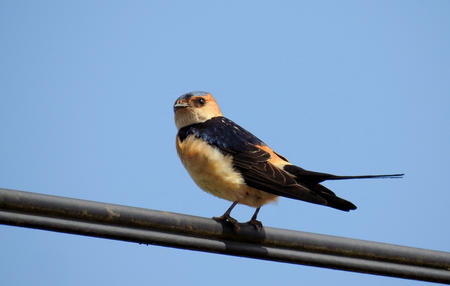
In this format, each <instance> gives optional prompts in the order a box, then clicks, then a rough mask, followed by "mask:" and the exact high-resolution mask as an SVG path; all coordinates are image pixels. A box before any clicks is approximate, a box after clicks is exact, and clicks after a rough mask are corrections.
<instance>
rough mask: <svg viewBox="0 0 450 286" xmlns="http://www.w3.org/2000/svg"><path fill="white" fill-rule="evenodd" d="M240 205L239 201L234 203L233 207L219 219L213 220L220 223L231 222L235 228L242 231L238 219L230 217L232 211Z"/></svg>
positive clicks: (214, 218)
mask: <svg viewBox="0 0 450 286" xmlns="http://www.w3.org/2000/svg"><path fill="white" fill-rule="evenodd" d="M237 204H238V201H235V202H233V204H231V206H230V207H229V208H228V209H227V211H226V212H225V213H224V214H223V215H222V216H219V217H213V220H215V221H218V222H229V223H231V224H232V225H233V227H234V228H235V229H236V230H237V231H239V230H240V229H241V227H240V226H239V223H238V221H237V220H236V219H234V218H232V217H231V216H230V213H231V210H232V209H233V208H234V207H235V206H236V205H237Z"/></svg>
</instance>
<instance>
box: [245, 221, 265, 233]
mask: <svg viewBox="0 0 450 286" xmlns="http://www.w3.org/2000/svg"><path fill="white" fill-rule="evenodd" d="M247 223H248V224H250V225H253V226H254V227H255V228H256V230H257V231H261V230H262V229H263V225H262V222H260V221H259V220H256V219H251V220H249V221H248V222H247Z"/></svg>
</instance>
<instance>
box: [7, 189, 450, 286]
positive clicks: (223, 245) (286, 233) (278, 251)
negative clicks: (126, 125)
mask: <svg viewBox="0 0 450 286" xmlns="http://www.w3.org/2000/svg"><path fill="white" fill-rule="evenodd" d="M0 223H3V224H7V225H13V226H21V227H29V228H37V229H43V230H51V231H57V232H65V233H72V234H80V235H87V236H94V237H102V238H109V239H116V240H122V241H129V242H138V243H142V244H155V245H161V246H169V247H176V248H184V249H191V250H198V251H206V252H213V253H221V254H228V255H234V256H243V257H250V258H257V259H264V260H273V261H280V262H287V263H294V264H303V265H311V266H319V267H327V268H333V269H340V270H347V271H354V272H361V273H370V274H377V275H385V276H392V277H400V278H407V279H415V280H423V281H429V282H440V283H448V284H450V253H448V252H442V251H433V250H426V249H418V248H412V247H406V246H398V245H391V244H386V243H378V242H371V241H363V240H357V239H351V238H344V237H337V236H329V235H321V234H313V233H307V232H299V231H291V230H283V229H276V228H270V227H264V228H263V230H262V231H257V230H256V229H255V228H254V227H253V226H250V225H246V224H242V225H241V229H240V231H239V232H236V231H235V230H234V229H233V228H232V227H231V226H229V225H227V224H221V223H218V222H216V221H214V220H212V219H207V218H201V217H195V216H189V215H183V214H175V213H169V212H162V211H155V210H148V209H142V208H136V207H128V206H122V205H114V204H107V203H100V202H93V201H86V200H79V199H72V198H65V197H58V196H50V195H44V194H37V193H29V192H22V191H15V190H7V189H0Z"/></svg>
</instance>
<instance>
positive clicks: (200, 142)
mask: <svg viewBox="0 0 450 286" xmlns="http://www.w3.org/2000/svg"><path fill="white" fill-rule="evenodd" d="M174 113H175V124H176V126H177V129H178V133H177V136H176V148H177V153H178V156H179V157H180V159H181V162H182V163H183V165H184V167H185V168H186V170H187V171H188V173H189V174H190V176H191V177H192V179H193V180H194V182H195V183H196V184H197V185H198V186H199V187H200V188H201V189H203V190H204V191H206V192H208V193H210V194H213V195H215V196H217V197H219V198H222V199H225V200H228V201H231V202H233V203H232V205H231V206H230V207H229V208H228V209H227V211H226V212H225V213H224V214H223V215H222V216H220V217H213V219H215V220H216V221H219V222H227V223H231V224H232V225H233V226H234V227H235V228H236V229H237V230H239V223H238V222H237V220H236V219H234V218H232V217H231V215H230V214H231V210H232V209H233V208H234V207H235V206H236V205H237V204H244V205H247V206H250V207H254V208H256V210H255V213H254V214H253V216H252V217H251V219H250V221H248V223H249V224H251V225H253V226H255V227H256V228H257V229H259V230H260V229H262V223H261V222H260V221H258V220H257V216H258V213H259V210H260V208H261V207H262V206H263V205H265V204H267V203H270V202H274V201H276V200H277V198H278V197H279V196H282V197H287V198H291V199H296V200H301V201H305V202H309V203H313V204H318V205H323V206H327V207H331V208H335V209H338V210H341V211H350V210H355V209H356V206H355V205H354V204H353V203H351V202H349V201H347V200H344V199H342V198H340V197H338V196H336V194H335V193H334V192H332V191H331V190H329V189H328V188H326V187H325V186H323V185H321V184H320V183H321V182H323V181H326V180H345V179H366V178H399V177H402V176H403V174H391V175H362V176H337V175H332V174H328V173H320V172H314V171H309V170H306V169H303V168H301V167H299V166H296V165H294V164H291V163H290V162H289V161H288V159H286V158H285V157H284V156H282V155H280V154H279V153H277V152H275V151H274V150H272V149H271V148H270V147H269V146H267V145H266V144H265V143H264V142H263V141H261V140H260V139H259V138H257V137H256V136H254V135H253V134H251V133H250V132H249V131H247V130H245V129H244V128H242V127H241V126H239V125H238V124H236V123H234V122H233V121H231V120H230V119H228V118H226V117H224V116H223V115H222V112H221V111H220V109H219V106H218V105H217V103H216V100H215V99H214V98H213V96H212V95H211V94H210V93H207V92H190V93H187V94H184V95H182V96H180V97H179V98H178V99H177V100H176V101H175V104H174Z"/></svg>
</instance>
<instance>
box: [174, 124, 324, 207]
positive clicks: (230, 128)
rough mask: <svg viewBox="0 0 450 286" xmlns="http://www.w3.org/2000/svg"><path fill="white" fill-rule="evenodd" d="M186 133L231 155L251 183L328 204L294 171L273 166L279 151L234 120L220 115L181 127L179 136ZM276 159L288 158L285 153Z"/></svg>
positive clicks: (276, 191) (258, 187)
mask: <svg viewBox="0 0 450 286" xmlns="http://www.w3.org/2000/svg"><path fill="white" fill-rule="evenodd" d="M189 135H195V136H196V137H198V138H201V139H203V140H204V141H206V142H208V143H209V144H210V145H212V146H214V147H216V148H218V149H219V150H220V151H221V152H222V153H223V154H224V155H229V156H232V158H233V166H234V168H235V169H236V170H237V171H239V172H240V173H241V175H242V176H243V178H244V180H245V182H246V184H247V185H249V186H250V187H253V188H256V189H258V190H262V191H265V192H268V193H271V194H275V195H278V196H283V197H288V198H292V199H298V200H304V201H308V202H311V203H316V204H322V205H327V200H326V199H324V198H323V197H321V196H320V195H319V193H317V192H314V191H313V190H311V189H309V188H308V187H306V186H305V185H302V184H299V183H298V182H297V181H296V180H295V176H294V175H292V174H290V173H289V172H287V171H285V170H283V169H280V168H278V167H277V166H275V165H274V164H273V162H272V161H273V159H274V157H278V155H277V154H276V153H274V152H273V151H272V150H270V148H268V147H267V146H266V145H265V144H264V142H262V141H261V140H260V139H258V138H257V137H256V136H254V135H253V134H251V133H250V132H248V131H247V130H245V129H244V128H242V127H240V126H239V125H237V124H236V123H234V122H233V121H231V120H229V119H227V118H225V117H221V116H220V117H214V118H212V119H210V120H208V121H206V122H203V123H199V124H195V125H192V126H189V127H185V128H182V129H180V131H179V137H180V139H181V140H184V138H186V137H187V136H189ZM278 159H279V160H284V161H287V160H286V159H285V158H284V157H278Z"/></svg>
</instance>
